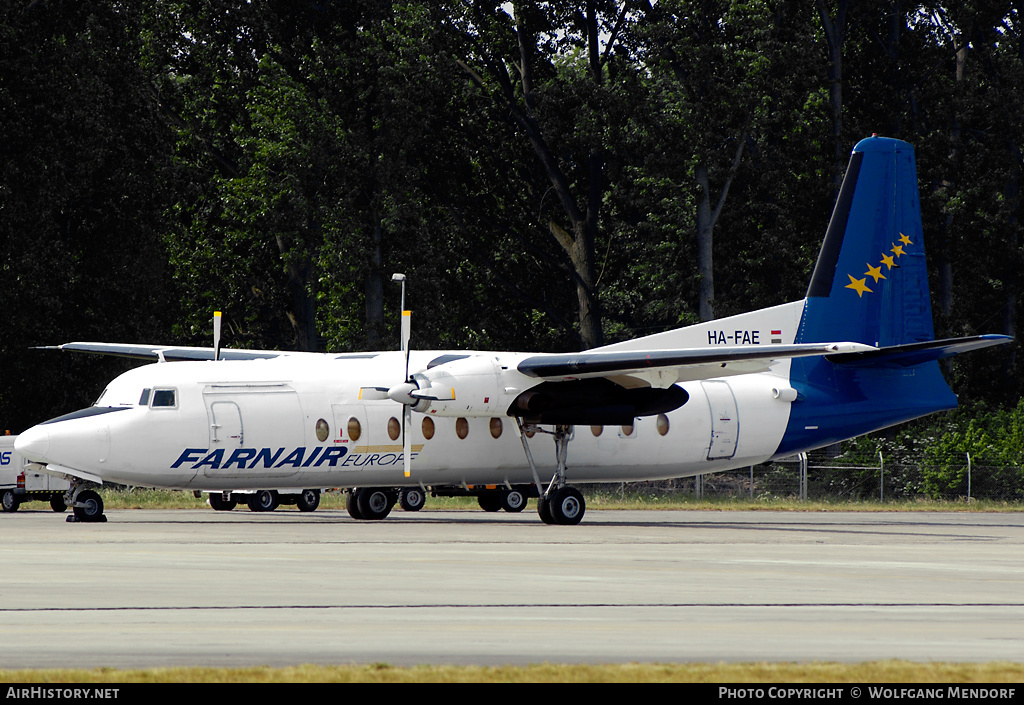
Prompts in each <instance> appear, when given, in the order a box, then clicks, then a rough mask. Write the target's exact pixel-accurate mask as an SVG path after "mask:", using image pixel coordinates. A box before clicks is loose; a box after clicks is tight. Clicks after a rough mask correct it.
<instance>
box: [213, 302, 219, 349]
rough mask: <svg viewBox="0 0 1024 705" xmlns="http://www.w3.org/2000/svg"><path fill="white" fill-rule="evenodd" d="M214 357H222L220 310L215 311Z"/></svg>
mask: <svg viewBox="0 0 1024 705" xmlns="http://www.w3.org/2000/svg"><path fill="white" fill-rule="evenodd" d="M213 359H214V360H219V359H220V311H214V312H213Z"/></svg>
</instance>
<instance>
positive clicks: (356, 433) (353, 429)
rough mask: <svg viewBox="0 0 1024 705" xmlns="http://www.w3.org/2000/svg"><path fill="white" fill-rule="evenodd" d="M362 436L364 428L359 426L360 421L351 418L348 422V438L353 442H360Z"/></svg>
mask: <svg viewBox="0 0 1024 705" xmlns="http://www.w3.org/2000/svg"><path fill="white" fill-rule="evenodd" d="M361 435H363V427H362V426H361V425H360V424H359V419H357V418H355V417H352V418H350V419H349V420H348V437H349V438H350V439H352V440H353V441H358V440H359V437H360V436H361Z"/></svg>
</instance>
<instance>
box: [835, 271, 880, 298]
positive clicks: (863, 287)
mask: <svg viewBox="0 0 1024 705" xmlns="http://www.w3.org/2000/svg"><path fill="white" fill-rule="evenodd" d="M879 269H881V267H879ZM846 276H848V277H849V278H850V283H849V284H847V285H846V286H845V287H844V288H846V289H853V290H854V291H856V292H857V298H858V299H859V298H860V297H861V296H863V295H864V293H865V292H867V293H869V294H870V293H871V289H869V288H868V285H867V284H865V283H864V280H865V279H867V277H864V279H854V278H853V275H852V274H847V275H846Z"/></svg>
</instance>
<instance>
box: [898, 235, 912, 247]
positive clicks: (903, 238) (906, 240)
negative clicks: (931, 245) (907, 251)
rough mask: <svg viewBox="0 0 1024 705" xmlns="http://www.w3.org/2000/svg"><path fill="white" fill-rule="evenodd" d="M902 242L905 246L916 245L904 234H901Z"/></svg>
mask: <svg viewBox="0 0 1024 705" xmlns="http://www.w3.org/2000/svg"><path fill="white" fill-rule="evenodd" d="M900 242H902V243H903V244H904V245H913V244H914V243H912V242H911V241H910V238H909V237H907V236H906V235H904V234H903V233H900Z"/></svg>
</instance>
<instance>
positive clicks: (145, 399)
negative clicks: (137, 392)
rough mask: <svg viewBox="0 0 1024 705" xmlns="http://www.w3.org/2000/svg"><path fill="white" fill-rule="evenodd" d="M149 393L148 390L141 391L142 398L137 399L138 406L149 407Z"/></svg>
mask: <svg viewBox="0 0 1024 705" xmlns="http://www.w3.org/2000/svg"><path fill="white" fill-rule="evenodd" d="M149 392H150V390H148V389H143V390H142V396H141V397H139V406H148V405H149Z"/></svg>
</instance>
